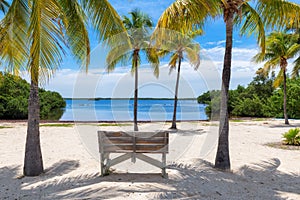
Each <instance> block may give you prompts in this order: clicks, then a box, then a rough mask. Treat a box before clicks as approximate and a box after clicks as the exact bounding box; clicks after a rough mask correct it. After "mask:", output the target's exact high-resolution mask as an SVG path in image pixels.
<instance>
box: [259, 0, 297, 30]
mask: <svg viewBox="0 0 300 200" xmlns="http://www.w3.org/2000/svg"><path fill="white" fill-rule="evenodd" d="M256 10H257V11H258V13H259V15H260V16H261V17H262V20H263V22H264V24H265V25H266V26H267V27H269V28H272V29H274V28H275V27H276V28H279V29H280V28H281V29H282V28H285V27H286V26H287V25H288V24H290V22H291V21H292V20H295V19H296V18H299V13H300V5H299V4H297V3H293V2H289V1H286V0H272V1H270V0H257V4H256ZM274 16H276V17H274Z"/></svg>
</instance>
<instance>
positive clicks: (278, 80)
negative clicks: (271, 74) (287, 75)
mask: <svg viewBox="0 0 300 200" xmlns="http://www.w3.org/2000/svg"><path fill="white" fill-rule="evenodd" d="M282 82H283V70H282V69H281V70H280V71H279V73H278V75H277V77H276V78H275V80H274V82H273V86H274V87H275V88H278V87H279V86H280V84H281V83H282Z"/></svg>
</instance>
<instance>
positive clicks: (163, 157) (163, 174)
mask: <svg viewBox="0 0 300 200" xmlns="http://www.w3.org/2000/svg"><path fill="white" fill-rule="evenodd" d="M161 173H162V177H164V178H167V173H166V154H165V153H163V154H162V169H161Z"/></svg>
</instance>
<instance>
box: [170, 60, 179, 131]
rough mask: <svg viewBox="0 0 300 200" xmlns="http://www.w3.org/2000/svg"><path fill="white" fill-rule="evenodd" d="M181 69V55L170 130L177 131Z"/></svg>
mask: <svg viewBox="0 0 300 200" xmlns="http://www.w3.org/2000/svg"><path fill="white" fill-rule="evenodd" d="M180 67H181V55H179V60H178V71H177V79H176V86H175V97H174V111H173V119H172V126H171V128H170V129H177V127H176V114H177V102H178V88H179V78H180Z"/></svg>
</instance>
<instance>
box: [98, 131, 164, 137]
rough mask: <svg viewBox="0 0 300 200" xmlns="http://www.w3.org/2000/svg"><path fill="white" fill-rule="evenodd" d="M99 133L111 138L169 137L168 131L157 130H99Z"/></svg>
mask: <svg viewBox="0 0 300 200" xmlns="http://www.w3.org/2000/svg"><path fill="white" fill-rule="evenodd" d="M100 134H102V135H103V136H105V137H108V138H112V137H133V136H135V137H139V138H149V137H169V134H168V132H157V133H149V132H128V133H125V132H122V131H120V132H107V131H101V132H100Z"/></svg>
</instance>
